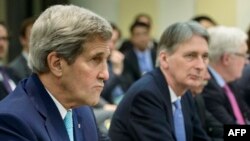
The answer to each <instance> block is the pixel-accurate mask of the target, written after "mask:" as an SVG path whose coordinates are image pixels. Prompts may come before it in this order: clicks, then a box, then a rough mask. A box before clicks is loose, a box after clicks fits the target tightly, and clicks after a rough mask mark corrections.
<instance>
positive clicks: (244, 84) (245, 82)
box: [233, 64, 250, 107]
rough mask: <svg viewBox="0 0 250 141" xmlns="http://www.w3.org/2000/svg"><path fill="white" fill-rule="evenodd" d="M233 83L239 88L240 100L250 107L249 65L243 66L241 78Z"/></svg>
mask: <svg viewBox="0 0 250 141" xmlns="http://www.w3.org/2000/svg"><path fill="white" fill-rule="evenodd" d="M233 83H234V84H235V85H237V86H238V87H239V88H240V90H241V91H240V92H241V98H242V99H243V100H244V101H245V102H246V104H247V105H248V107H250V94H249V93H250V64H247V65H245V67H244V69H243V73H242V76H241V78H239V79H238V80H237V81H235V82H233Z"/></svg>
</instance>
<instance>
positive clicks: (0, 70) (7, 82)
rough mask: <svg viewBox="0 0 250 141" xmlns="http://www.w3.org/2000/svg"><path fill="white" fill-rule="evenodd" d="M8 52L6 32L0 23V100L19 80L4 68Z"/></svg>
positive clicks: (4, 26) (9, 70)
mask: <svg viewBox="0 0 250 141" xmlns="http://www.w3.org/2000/svg"><path fill="white" fill-rule="evenodd" d="M8 50H9V40H8V30H7V28H6V25H5V23H4V22H0V100H2V99H3V98H4V97H5V96H7V95H8V94H9V93H10V92H12V91H13V90H14V89H15V87H16V84H17V82H18V80H19V78H18V77H17V76H16V75H15V73H14V72H13V70H11V69H10V68H8V67H7V66H6V62H7V54H8Z"/></svg>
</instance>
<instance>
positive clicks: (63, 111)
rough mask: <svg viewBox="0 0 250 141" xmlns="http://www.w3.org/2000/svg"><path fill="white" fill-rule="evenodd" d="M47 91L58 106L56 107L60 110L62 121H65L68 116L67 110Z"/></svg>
mask: <svg viewBox="0 0 250 141" xmlns="http://www.w3.org/2000/svg"><path fill="white" fill-rule="evenodd" d="M46 91H47V92H48V94H49V95H50V97H51V98H52V100H53V101H54V103H55V104H56V107H57V109H58V110H59V112H60V115H61V117H62V119H64V118H65V116H66V114H67V110H66V109H65V108H64V107H63V106H62V104H61V103H60V102H59V101H58V100H57V99H56V98H55V97H54V96H53V95H52V94H51V93H50V92H49V91H48V90H47V89H46ZM70 110H71V109H70Z"/></svg>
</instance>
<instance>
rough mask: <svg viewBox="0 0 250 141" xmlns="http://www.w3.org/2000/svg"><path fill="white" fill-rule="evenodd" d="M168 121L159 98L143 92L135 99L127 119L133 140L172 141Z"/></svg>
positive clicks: (163, 105)
mask: <svg viewBox="0 0 250 141" xmlns="http://www.w3.org/2000/svg"><path fill="white" fill-rule="evenodd" d="M169 112H171V111H169ZM169 120H170V119H169V118H168V117H167V112H166V109H165V104H164V103H163V100H160V98H159V97H157V96H156V95H154V94H153V93H150V92H143V91H142V92H140V93H139V94H138V95H137V96H136V97H135V99H134V101H133V104H132V108H131V112H130V117H129V122H130V123H129V125H130V126H131V127H130V129H131V131H130V132H131V134H132V135H133V138H134V140H136V141H152V140H155V141H166V140H167V141H174V140H175V139H174V137H173V135H172V132H171V131H172V129H171V126H170V124H169V122H168V121H169Z"/></svg>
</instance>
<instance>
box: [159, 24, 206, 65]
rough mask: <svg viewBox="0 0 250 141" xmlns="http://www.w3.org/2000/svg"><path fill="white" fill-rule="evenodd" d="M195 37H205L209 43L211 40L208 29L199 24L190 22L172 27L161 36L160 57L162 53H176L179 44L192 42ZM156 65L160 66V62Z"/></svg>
mask: <svg viewBox="0 0 250 141" xmlns="http://www.w3.org/2000/svg"><path fill="white" fill-rule="evenodd" d="M194 35H198V36H201V37H203V38H204V39H205V40H206V41H207V42H208V40H209V36H208V33H207V31H206V29H205V28H204V27H202V26H201V25H200V24H199V23H197V22H194V21H188V22H183V23H175V24H172V25H170V26H169V27H168V28H167V29H166V30H165V31H164V32H163V34H162V36H161V39H160V42H159V46H158V51H157V52H158V55H159V53H160V51H166V52H168V53H170V54H172V53H174V52H175V50H176V49H177V48H178V47H179V44H181V43H184V42H186V41H188V40H190V39H191V38H192V37H193V36H194ZM156 65H157V66H159V60H157V62H156Z"/></svg>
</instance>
